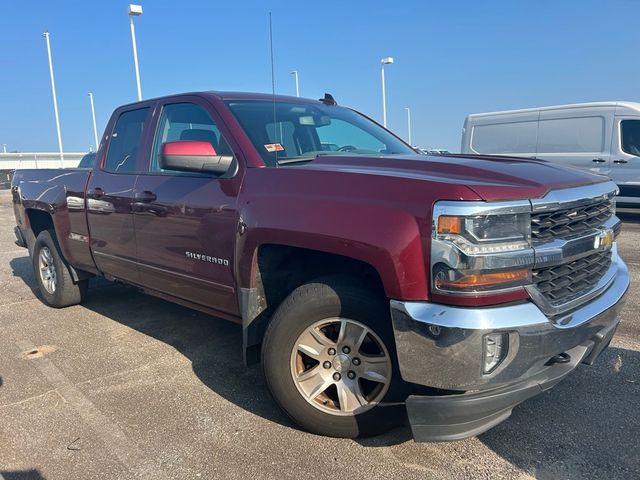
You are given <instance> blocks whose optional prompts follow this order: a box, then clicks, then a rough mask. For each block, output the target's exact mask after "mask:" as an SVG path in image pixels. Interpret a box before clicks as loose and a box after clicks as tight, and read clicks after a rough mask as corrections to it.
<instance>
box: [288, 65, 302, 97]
mask: <svg viewBox="0 0 640 480" xmlns="http://www.w3.org/2000/svg"><path fill="white" fill-rule="evenodd" d="M289 73H290V74H291V75H293V76H294V77H296V97H299V96H300V84H299V83H298V71H297V70H291V71H290V72H289Z"/></svg>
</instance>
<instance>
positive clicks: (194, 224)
mask: <svg viewBox="0 0 640 480" xmlns="http://www.w3.org/2000/svg"><path fill="white" fill-rule="evenodd" d="M157 117H158V120H157V122H156V124H157V126H156V129H155V137H154V141H153V147H152V153H151V158H150V162H149V167H148V171H147V172H146V173H145V174H142V175H140V176H139V178H138V182H137V185H136V193H135V194H136V196H137V197H138V199H137V200H136V202H135V204H134V211H135V229H136V243H137V249H138V262H139V268H140V275H141V281H142V284H143V285H144V286H145V287H148V288H152V289H154V290H157V291H160V292H163V293H166V294H168V295H171V296H174V297H178V298H181V299H184V300H188V301H190V302H194V303H197V304H200V305H204V306H207V307H210V308H213V309H215V310H217V311H220V312H224V313H228V314H232V315H237V314H238V313H239V308H238V299H237V296H236V290H235V282H234V276H233V265H234V247H235V240H236V234H237V231H238V223H239V215H238V207H237V200H238V192H239V189H240V182H241V178H242V175H241V173H242V162H238V163H239V168H240V170H239V172H238V173H236V174H235V175H234V176H233V177H232V178H220V177H219V176H216V175H213V174H201V173H183V172H175V171H168V170H162V169H161V168H160V167H159V166H158V155H159V152H160V148H161V145H162V144H163V143H164V142H169V141H175V140H202V141H208V142H210V143H211V144H212V146H213V147H214V149H215V150H216V152H218V154H221V155H229V154H234V155H235V156H236V159H237V155H238V153H237V150H236V152H235V153H234V151H233V150H232V148H231V147H230V145H229V143H228V142H227V140H226V139H225V135H224V133H223V132H222V131H221V130H222V129H221V125H220V121H219V120H218V118H217V117H216V113H215V111H214V110H213V108H212V107H211V106H210V105H209V104H208V103H207V102H206V101H204V100H202V99H200V98H199V97H193V96H185V97H179V98H178V99H176V98H175V97H174V98H172V99H171V101H170V102H165V103H164V104H162V105H161V109H160V110H158V114H157ZM227 138H228V136H227Z"/></svg>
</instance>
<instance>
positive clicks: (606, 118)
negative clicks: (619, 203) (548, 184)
mask: <svg viewBox="0 0 640 480" xmlns="http://www.w3.org/2000/svg"><path fill="white" fill-rule="evenodd" d="M612 131H613V111H612V109H611V108H610V107H581V108H571V109H558V110H541V111H540V121H539V125H538V145H537V157H538V158H542V159H545V160H549V161H550V162H554V163H558V164H561V165H569V166H574V167H579V168H583V169H586V170H591V171H593V172H596V173H602V174H605V175H607V174H608V173H609V169H610V154H609V145H610V143H611V134H612Z"/></svg>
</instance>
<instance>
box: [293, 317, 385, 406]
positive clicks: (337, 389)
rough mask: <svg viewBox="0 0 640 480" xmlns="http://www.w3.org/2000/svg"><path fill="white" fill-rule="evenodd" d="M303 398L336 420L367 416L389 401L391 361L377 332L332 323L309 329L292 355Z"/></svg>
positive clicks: (350, 323) (336, 320) (345, 321)
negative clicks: (337, 416) (361, 414)
mask: <svg viewBox="0 0 640 480" xmlns="http://www.w3.org/2000/svg"><path fill="white" fill-rule="evenodd" d="M291 375H292V377H293V381H294V382H295V385H296V387H297V388H298V391H299V392H300V394H301V395H302V396H303V397H304V398H305V399H306V400H307V401H308V402H309V403H310V404H311V405H313V406H314V407H316V408H318V409H320V410H322V411H324V412H327V413H330V414H332V415H353V414H355V413H363V412H365V411H367V410H369V409H371V408H372V407H374V406H375V405H377V404H378V403H379V402H380V401H381V400H382V398H384V396H385V394H386V393H387V390H388V388H389V383H390V381H391V359H390V357H389V352H388V351H387V348H386V347H385V345H384V343H383V342H382V340H381V339H380V337H378V335H376V334H375V332H374V331H373V330H371V329H370V328H368V327H367V326H365V325H363V324H362V323H360V322H357V321H355V320H350V319H347V318H329V319H326V320H321V321H319V322H316V323H315V324H313V325H311V326H310V327H309V328H307V329H306V330H305V331H304V332H303V333H302V334H301V335H300V336H299V337H298V340H297V341H296V348H295V349H294V350H293V352H292V354H291Z"/></svg>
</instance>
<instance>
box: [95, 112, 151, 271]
mask: <svg viewBox="0 0 640 480" xmlns="http://www.w3.org/2000/svg"><path fill="white" fill-rule="evenodd" d="M150 110H151V107H150V106H146V107H143V108H137V109H135V110H128V111H122V112H120V114H119V115H118V116H117V118H116V121H115V124H114V126H113V128H112V130H111V132H110V133H109V138H108V142H107V144H106V148H107V152H106V158H105V159H104V162H103V164H102V165H101V166H96V168H95V170H94V172H93V173H92V175H91V178H90V180H89V184H88V185H87V221H88V223H89V234H90V238H91V250H92V253H93V257H94V260H95V263H96V266H97V267H98V269H99V270H100V271H101V272H103V273H104V274H106V275H111V276H113V277H116V278H119V279H122V280H128V281H130V282H133V283H138V269H137V266H136V242H135V232H134V229H133V214H132V209H131V208H132V204H133V200H134V188H135V184H136V178H137V172H138V171H139V169H140V168H139V165H140V159H141V156H140V155H139V152H141V151H143V145H142V143H143V140H144V133H145V129H146V127H147V125H148V123H149V121H148V119H149V118H150Z"/></svg>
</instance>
